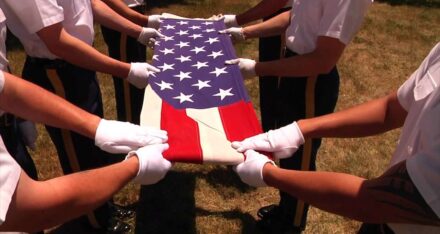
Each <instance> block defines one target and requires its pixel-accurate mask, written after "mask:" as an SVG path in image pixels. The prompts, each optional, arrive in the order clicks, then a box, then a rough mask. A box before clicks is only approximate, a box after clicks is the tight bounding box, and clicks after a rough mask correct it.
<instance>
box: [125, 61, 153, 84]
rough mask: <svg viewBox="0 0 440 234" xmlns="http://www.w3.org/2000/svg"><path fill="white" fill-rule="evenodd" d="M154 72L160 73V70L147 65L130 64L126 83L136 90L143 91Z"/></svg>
mask: <svg viewBox="0 0 440 234" xmlns="http://www.w3.org/2000/svg"><path fill="white" fill-rule="evenodd" d="M155 72H160V70H159V69H158V68H156V67H154V66H152V65H150V64H148V63H131V67H130V71H129V72H128V76H127V81H128V82H130V83H131V84H132V85H134V86H136V87H137V88H139V89H143V88H145V87H146V86H147V85H148V77H149V76H150V74H151V73H155Z"/></svg>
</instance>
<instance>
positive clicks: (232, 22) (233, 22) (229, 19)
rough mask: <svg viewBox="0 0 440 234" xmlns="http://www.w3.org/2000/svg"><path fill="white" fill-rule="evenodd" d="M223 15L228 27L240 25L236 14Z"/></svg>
mask: <svg viewBox="0 0 440 234" xmlns="http://www.w3.org/2000/svg"><path fill="white" fill-rule="evenodd" d="M223 17H224V19H223V22H225V25H226V27H227V28H230V27H239V26H240V25H238V23H237V17H236V15H223Z"/></svg>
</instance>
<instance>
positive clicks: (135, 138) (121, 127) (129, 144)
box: [95, 119, 168, 154]
mask: <svg viewBox="0 0 440 234" xmlns="http://www.w3.org/2000/svg"><path fill="white" fill-rule="evenodd" d="M167 140H168V136H167V132H166V131H163V130H160V129H156V128H151V127H141V126H139V125H135V124H131V123H129V122H120V121H115V120H105V119H101V121H100V122H99V124H98V128H97V129H96V134H95V145H96V146H98V147H99V148H100V149H102V150H104V151H107V152H109V153H115V154H117V153H124V154H125V153H128V152H130V151H133V150H137V149H139V148H140V147H143V146H146V145H152V144H160V143H164V142H166V141H167Z"/></svg>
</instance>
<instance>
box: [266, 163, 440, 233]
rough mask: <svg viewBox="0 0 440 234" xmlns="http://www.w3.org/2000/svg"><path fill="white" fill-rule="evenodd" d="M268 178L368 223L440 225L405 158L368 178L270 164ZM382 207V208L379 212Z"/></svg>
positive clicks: (311, 201) (302, 196) (308, 200)
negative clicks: (419, 191)
mask: <svg viewBox="0 0 440 234" xmlns="http://www.w3.org/2000/svg"><path fill="white" fill-rule="evenodd" d="M263 178H264V180H265V182H266V183H267V184H268V185H270V186H273V187H276V188H279V189H281V190H283V191H285V192H287V193H289V194H291V195H292V196H294V197H297V198H298V199H300V200H303V201H305V202H306V203H309V204H311V205H313V206H315V207H317V208H319V209H322V210H325V211H329V212H331V213H335V214H338V215H342V216H345V217H349V218H352V219H356V220H359V221H362V222H368V223H417V224H425V225H437V226H439V225H440V219H439V218H438V217H437V215H436V214H435V213H434V212H433V211H432V209H431V208H430V207H429V206H428V205H427V203H426V202H425V200H424V199H423V197H422V196H421V195H420V194H419V193H418V191H417V188H416V187H415V186H414V184H413V183H412V181H411V179H410V177H409V175H408V173H407V171H406V166H405V161H402V162H400V163H399V164H396V165H395V166H393V167H392V168H390V169H389V170H388V171H387V172H386V173H385V174H384V175H382V176H380V177H378V178H375V179H372V180H364V179H362V178H360V177H357V176H352V175H349V174H343V173H334V172H304V171H292V170H284V169H279V168H277V167H275V166H273V165H271V164H266V165H265V167H264V169H263ZM378 211H380V212H378Z"/></svg>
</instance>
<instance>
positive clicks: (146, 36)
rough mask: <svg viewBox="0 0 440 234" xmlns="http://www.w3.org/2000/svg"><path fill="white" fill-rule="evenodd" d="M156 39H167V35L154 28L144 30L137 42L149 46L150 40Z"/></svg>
mask: <svg viewBox="0 0 440 234" xmlns="http://www.w3.org/2000/svg"><path fill="white" fill-rule="evenodd" d="M155 38H165V35H163V34H162V33H160V32H159V31H157V30H156V29H154V28H142V31H141V33H140V34H139V37H138V39H137V40H138V42H140V43H142V44H144V45H148V43H150V40H152V39H155Z"/></svg>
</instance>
